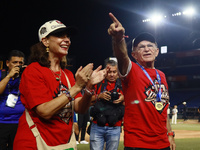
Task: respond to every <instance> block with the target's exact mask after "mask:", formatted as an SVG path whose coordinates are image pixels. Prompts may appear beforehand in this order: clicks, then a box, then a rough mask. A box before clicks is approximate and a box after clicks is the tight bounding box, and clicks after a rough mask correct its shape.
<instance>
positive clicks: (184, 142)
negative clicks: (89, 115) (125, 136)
mask: <svg viewBox="0 0 200 150" xmlns="http://www.w3.org/2000/svg"><path fill="white" fill-rule="evenodd" d="M175 142H176V150H200V138H191V139H176V140H175ZM89 149H90V145H89V144H87V145H84V144H79V145H78V150H89ZM118 150H124V145H123V142H120V143H119V147H118Z"/></svg>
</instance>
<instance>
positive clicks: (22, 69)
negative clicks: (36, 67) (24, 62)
mask: <svg viewBox="0 0 200 150" xmlns="http://www.w3.org/2000/svg"><path fill="white" fill-rule="evenodd" d="M17 67H19V75H20V76H21V75H22V73H23V71H24V69H25V67H22V66H21V65H20V66H17Z"/></svg>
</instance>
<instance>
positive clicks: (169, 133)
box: [167, 131, 175, 137]
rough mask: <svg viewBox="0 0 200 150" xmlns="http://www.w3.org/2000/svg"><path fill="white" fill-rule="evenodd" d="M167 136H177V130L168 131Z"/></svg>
mask: <svg viewBox="0 0 200 150" xmlns="http://www.w3.org/2000/svg"><path fill="white" fill-rule="evenodd" d="M167 136H173V137H175V132H174V131H171V132H168V133H167Z"/></svg>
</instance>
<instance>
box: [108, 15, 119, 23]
mask: <svg viewBox="0 0 200 150" xmlns="http://www.w3.org/2000/svg"><path fill="white" fill-rule="evenodd" d="M109 16H110V18H111V19H112V21H113V23H119V21H118V20H117V18H116V17H115V16H114V15H113V14H112V13H109Z"/></svg>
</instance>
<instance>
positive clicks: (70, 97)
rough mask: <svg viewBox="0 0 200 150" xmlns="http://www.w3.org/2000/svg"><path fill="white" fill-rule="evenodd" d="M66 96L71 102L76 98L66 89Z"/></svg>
mask: <svg viewBox="0 0 200 150" xmlns="http://www.w3.org/2000/svg"><path fill="white" fill-rule="evenodd" d="M65 96H66V97H67V98H68V100H69V101H70V102H71V101H73V100H74V98H73V97H72V96H71V94H70V92H69V91H66V92H65Z"/></svg>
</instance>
